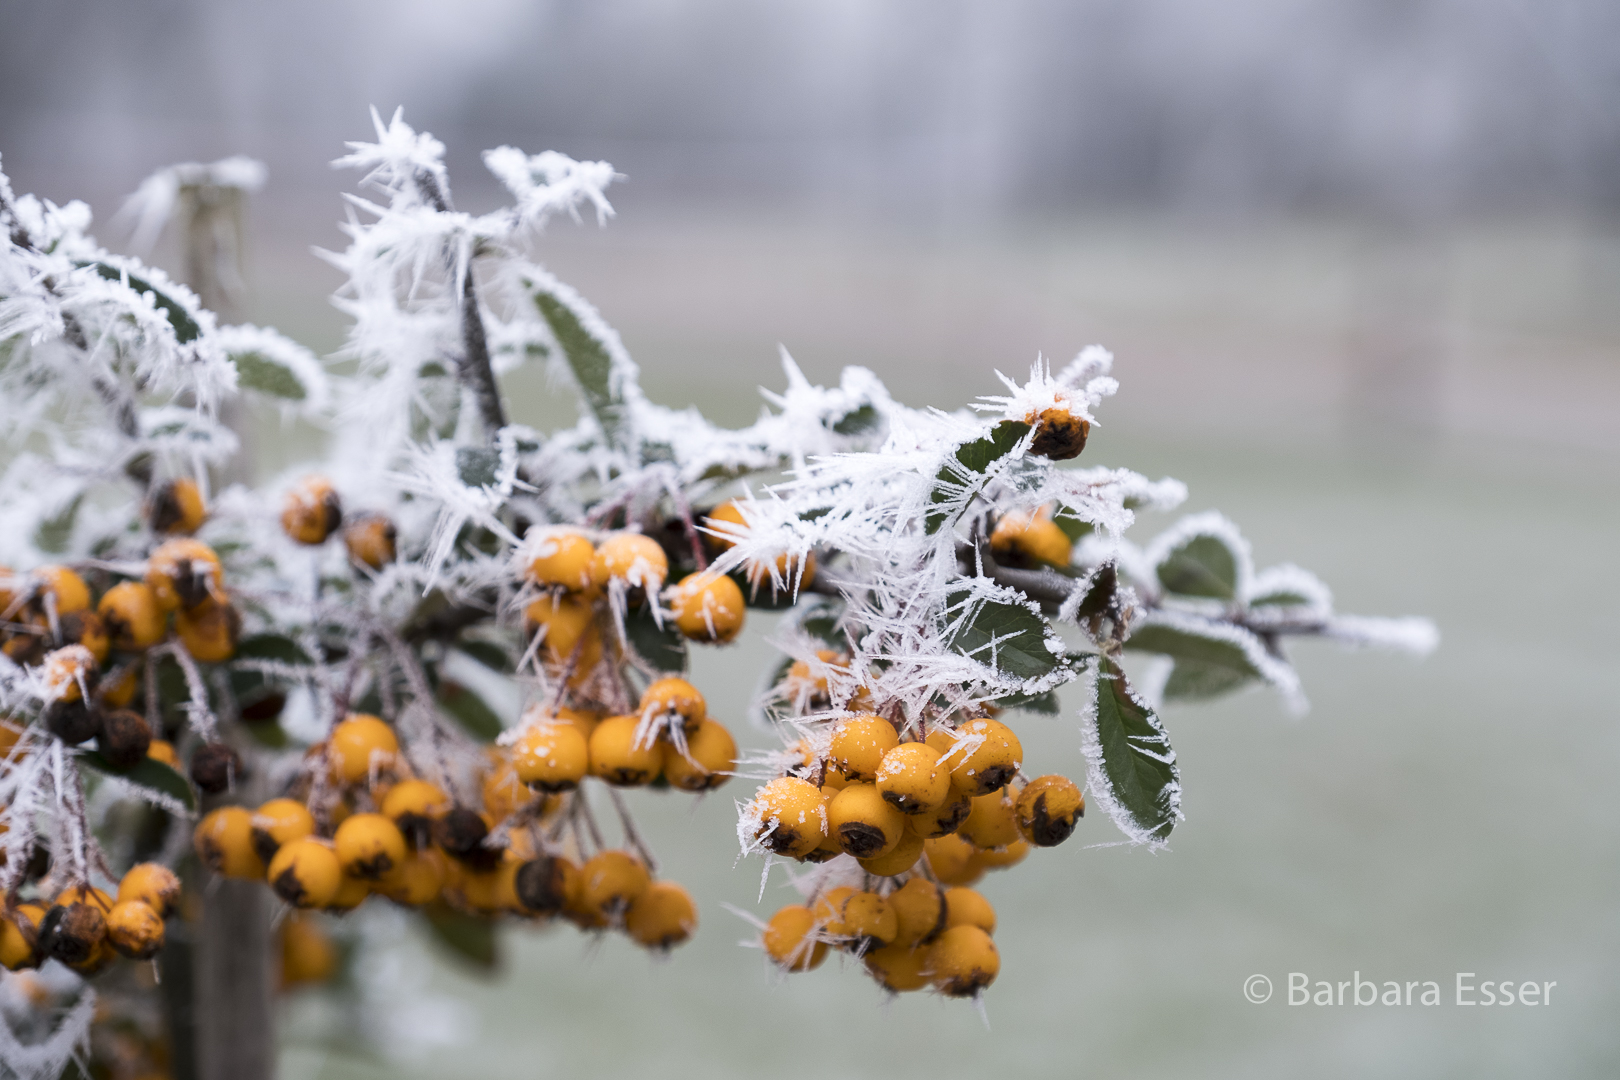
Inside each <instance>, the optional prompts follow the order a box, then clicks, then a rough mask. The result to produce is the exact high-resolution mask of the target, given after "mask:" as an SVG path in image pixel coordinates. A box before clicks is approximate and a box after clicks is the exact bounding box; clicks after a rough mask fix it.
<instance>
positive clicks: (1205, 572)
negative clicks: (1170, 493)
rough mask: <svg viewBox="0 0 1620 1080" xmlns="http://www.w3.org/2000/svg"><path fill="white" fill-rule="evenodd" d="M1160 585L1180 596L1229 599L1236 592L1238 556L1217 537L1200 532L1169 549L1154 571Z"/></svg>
mask: <svg viewBox="0 0 1620 1080" xmlns="http://www.w3.org/2000/svg"><path fill="white" fill-rule="evenodd" d="M1156 572H1157V573H1158V575H1159V584H1161V585H1163V586H1164V587H1165V589H1166V590H1167V591H1169V592H1173V593H1180V594H1181V595H1183V596H1208V597H1212V598H1214V599H1216V600H1230V599H1232V598H1233V597H1234V596H1236V595H1237V576H1238V556H1237V553H1236V552H1234V551H1233V550H1232V549H1231V548H1229V547H1227V546H1226V544H1225V542H1224V541H1222V540H1221V538H1220V537H1218V536H1212V535H1210V534H1208V533H1200V534H1199V535H1196V536H1191V537H1188V538H1187V539H1186V540H1184V541H1182V542H1181V543H1180V544H1178V545H1176V546H1175V547H1174V548H1172V549H1171V550H1170V553H1169V554H1168V555H1166V556H1165V557H1164V560H1163V561H1162V562H1160V563H1159V565H1158V567H1157V571H1156Z"/></svg>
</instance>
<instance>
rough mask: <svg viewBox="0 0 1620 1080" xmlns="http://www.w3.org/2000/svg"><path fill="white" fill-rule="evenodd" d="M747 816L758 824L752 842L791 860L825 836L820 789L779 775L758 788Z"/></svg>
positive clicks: (812, 848)
mask: <svg viewBox="0 0 1620 1080" xmlns="http://www.w3.org/2000/svg"><path fill="white" fill-rule="evenodd" d="M747 814H748V816H749V818H750V819H752V820H754V821H757V822H758V825H757V826H756V827H755V830H754V837H753V838H754V840H755V841H756V842H758V843H761V844H763V845H764V846H765V847H768V848H770V849H771V850H772V851H774V852H776V854H778V855H786V856H787V857H788V858H791V859H799V858H803V857H804V856H805V855H808V854H809V853H810V852H812V851H814V850H815V848H816V846H817V845H818V844H820V843H821V839H822V837H824V836H826V835H827V812H826V809H825V808H824V807H823V805H822V795H821V789H820V788H818V787H816V786H815V785H814V784H811V783H809V782H808V781H805V780H800V779H799V778H798V777H796V776H780V777H777V778H776V779H775V780H772V781H771V782H770V783H768V784H766V785H765V786H764V787H762V788H760V789H759V791H758V792H756V793H755V795H754V799H753V801H752V802H751V803H749V806H748V810H747Z"/></svg>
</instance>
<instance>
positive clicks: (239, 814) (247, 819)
mask: <svg viewBox="0 0 1620 1080" xmlns="http://www.w3.org/2000/svg"><path fill="white" fill-rule="evenodd" d="M192 843H193V846H195V847H196V849H197V857H198V858H199V859H201V860H202V861H203V865H204V866H207V867H208V868H209V869H210V870H212V871H214V873H216V874H220V875H222V876H224V877H229V878H249V879H254V880H257V879H262V878H263V877H264V862H263V860H261V859H260V858H259V854H258V852H256V851H254V850H253V812H252V811H250V810H248V809H247V808H246V807H245V806H222V807H220V808H219V809H218V810H214V811H211V812H210V813H208V814H207V815H205V816H204V817H203V819H202V820H201V821H199V822H198V823H197V828H196V830H195V831H194V832H193V833H192Z"/></svg>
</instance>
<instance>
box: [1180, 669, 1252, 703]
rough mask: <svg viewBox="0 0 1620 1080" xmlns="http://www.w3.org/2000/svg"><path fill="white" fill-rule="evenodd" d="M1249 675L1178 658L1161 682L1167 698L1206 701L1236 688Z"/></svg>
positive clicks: (1247, 679) (1241, 684)
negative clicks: (1166, 677)
mask: <svg viewBox="0 0 1620 1080" xmlns="http://www.w3.org/2000/svg"><path fill="white" fill-rule="evenodd" d="M1248 681H1249V676H1247V675H1245V674H1243V673H1242V672H1241V671H1235V670H1233V669H1232V668H1229V667H1223V666H1221V665H1220V664H1211V663H1209V662H1207V661H1204V660H1177V661H1176V662H1175V665H1174V666H1173V667H1171V669H1170V677H1169V678H1168V679H1166V680H1165V682H1164V699H1165V700H1166V701H1207V700H1208V699H1210V698H1213V697H1219V696H1220V695H1221V694H1225V693H1227V692H1229V691H1232V690H1236V689H1238V688H1239V687H1241V686H1243V685H1244V684H1245V683H1247V682H1248Z"/></svg>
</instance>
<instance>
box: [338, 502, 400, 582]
mask: <svg viewBox="0 0 1620 1080" xmlns="http://www.w3.org/2000/svg"><path fill="white" fill-rule="evenodd" d="M398 539H399V530H398V529H396V528H395V527H394V523H393V522H392V521H390V520H389V519H388V518H387V517H386V516H384V515H382V514H365V515H363V516H361V517H359V518H357V519H355V520H354V521H351V522H350V523H349V524H347V525H345V526H344V527H343V545H344V547H346V548H348V549H349V558H350V559H351V560H353V561H354V562H356V563H359V564H361V565H363V566H369V567H371V568H372V569H373V570H381V569H382V568H383V567H385V566H387V565H388V564H389V563H391V562H393V561H394V557H395V555H396V554H397V550H396V548H395V542H396V541H397V540H398Z"/></svg>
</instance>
